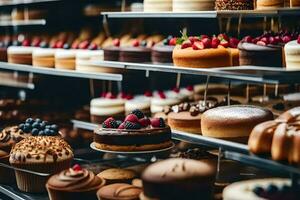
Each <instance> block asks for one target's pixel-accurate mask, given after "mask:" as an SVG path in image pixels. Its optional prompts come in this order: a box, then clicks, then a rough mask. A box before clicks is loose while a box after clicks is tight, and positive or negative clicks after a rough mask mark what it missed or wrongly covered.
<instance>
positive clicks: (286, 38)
mask: <svg viewBox="0 0 300 200" xmlns="http://www.w3.org/2000/svg"><path fill="white" fill-rule="evenodd" d="M291 40H292V38H291V36H289V35H286V36H284V37H283V38H282V41H283V42H284V43H288V42H290V41H291Z"/></svg>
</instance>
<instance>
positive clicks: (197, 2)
mask: <svg viewBox="0 0 300 200" xmlns="http://www.w3.org/2000/svg"><path fill="white" fill-rule="evenodd" d="M214 4H215V1H212V0H173V12H186V11H201V10H214Z"/></svg>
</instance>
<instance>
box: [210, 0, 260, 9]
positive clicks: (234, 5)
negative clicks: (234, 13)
mask: <svg viewBox="0 0 300 200" xmlns="http://www.w3.org/2000/svg"><path fill="white" fill-rule="evenodd" d="M215 9H216V10H253V9H254V1H253V0H245V1H235V0H229V1H226V0H216V2H215Z"/></svg>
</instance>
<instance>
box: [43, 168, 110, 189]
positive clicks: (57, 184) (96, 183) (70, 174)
mask: <svg viewBox="0 0 300 200" xmlns="http://www.w3.org/2000/svg"><path fill="white" fill-rule="evenodd" d="M104 184H105V181H104V180H103V179H101V178H99V177H98V176H95V175H94V174H93V172H91V171H88V170H86V169H82V170H78V171H75V170H73V169H72V168H70V169H67V170H64V171H62V172H60V173H59V174H55V175H53V176H52V177H51V178H50V179H49V180H48V182H47V187H49V188H52V189H55V190H62V191H68V192H83V191H90V190H96V189H99V188H100V187H101V186H103V185H104Z"/></svg>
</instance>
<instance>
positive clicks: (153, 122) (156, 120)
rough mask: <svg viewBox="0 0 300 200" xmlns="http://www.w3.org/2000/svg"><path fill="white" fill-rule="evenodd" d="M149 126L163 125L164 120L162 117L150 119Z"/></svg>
mask: <svg viewBox="0 0 300 200" xmlns="http://www.w3.org/2000/svg"><path fill="white" fill-rule="evenodd" d="M151 126H153V127H165V126H166V124H165V121H164V119H163V118H161V117H160V118H153V119H151Z"/></svg>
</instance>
